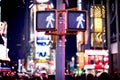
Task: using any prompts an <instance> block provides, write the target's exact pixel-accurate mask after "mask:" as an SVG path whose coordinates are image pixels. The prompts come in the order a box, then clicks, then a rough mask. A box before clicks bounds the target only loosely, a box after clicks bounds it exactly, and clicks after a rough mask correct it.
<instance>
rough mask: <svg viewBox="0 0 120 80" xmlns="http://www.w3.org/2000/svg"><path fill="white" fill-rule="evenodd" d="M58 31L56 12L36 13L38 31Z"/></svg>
mask: <svg viewBox="0 0 120 80" xmlns="http://www.w3.org/2000/svg"><path fill="white" fill-rule="evenodd" d="M55 29H56V11H38V12H36V30H38V31H39V30H44V31H52V30H55Z"/></svg>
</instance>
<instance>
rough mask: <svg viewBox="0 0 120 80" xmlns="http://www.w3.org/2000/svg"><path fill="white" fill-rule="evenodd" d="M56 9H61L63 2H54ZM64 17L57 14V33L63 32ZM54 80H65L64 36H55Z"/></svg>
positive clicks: (58, 0)
mask: <svg viewBox="0 0 120 80" xmlns="http://www.w3.org/2000/svg"><path fill="white" fill-rule="evenodd" d="M56 2H57V9H59V10H61V9H63V0H56ZM63 18H64V15H63V13H58V23H57V24H58V26H57V27H58V29H57V32H62V33H64V32H65V26H64V19H63ZM55 78H56V80H65V35H62V36H60V35H58V36H57V44H56V77H55Z"/></svg>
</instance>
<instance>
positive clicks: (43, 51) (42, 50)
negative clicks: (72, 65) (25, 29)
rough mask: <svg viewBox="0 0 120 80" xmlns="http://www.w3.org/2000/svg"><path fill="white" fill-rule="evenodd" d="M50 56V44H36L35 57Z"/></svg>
mask: <svg viewBox="0 0 120 80" xmlns="http://www.w3.org/2000/svg"><path fill="white" fill-rule="evenodd" d="M49 57H50V48H49V47H48V46H36V54H35V59H42V60H46V59H49Z"/></svg>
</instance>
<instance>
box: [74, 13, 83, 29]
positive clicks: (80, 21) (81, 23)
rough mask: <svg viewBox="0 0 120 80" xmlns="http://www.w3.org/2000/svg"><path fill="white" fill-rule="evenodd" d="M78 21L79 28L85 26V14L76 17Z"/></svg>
mask: <svg viewBox="0 0 120 80" xmlns="http://www.w3.org/2000/svg"><path fill="white" fill-rule="evenodd" d="M76 21H77V22H78V23H77V28H84V26H83V22H85V19H83V14H80V15H79V16H78V17H77V18H76Z"/></svg>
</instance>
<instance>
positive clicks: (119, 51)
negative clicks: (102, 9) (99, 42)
mask: <svg viewBox="0 0 120 80" xmlns="http://www.w3.org/2000/svg"><path fill="white" fill-rule="evenodd" d="M115 9H116V10H115V15H116V37H117V46H118V53H117V68H118V70H120V49H119V45H120V43H119V25H118V24H119V22H118V0H115Z"/></svg>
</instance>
